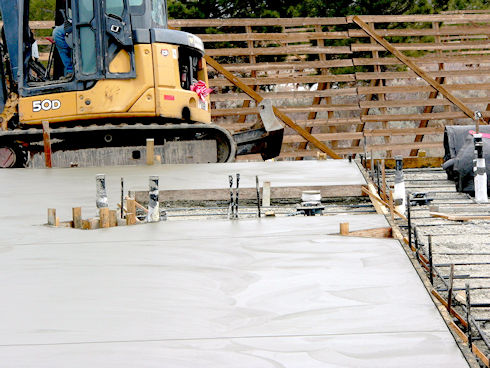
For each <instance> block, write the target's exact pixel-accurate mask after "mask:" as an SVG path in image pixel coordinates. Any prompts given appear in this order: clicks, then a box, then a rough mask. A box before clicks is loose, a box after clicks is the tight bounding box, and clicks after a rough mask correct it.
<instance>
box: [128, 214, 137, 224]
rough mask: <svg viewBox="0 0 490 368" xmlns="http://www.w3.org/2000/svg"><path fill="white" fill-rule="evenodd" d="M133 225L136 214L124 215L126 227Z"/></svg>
mask: <svg viewBox="0 0 490 368" xmlns="http://www.w3.org/2000/svg"><path fill="white" fill-rule="evenodd" d="M134 224H136V214H135V213H129V212H128V213H127V214H126V225H134Z"/></svg>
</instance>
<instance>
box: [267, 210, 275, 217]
mask: <svg viewBox="0 0 490 368" xmlns="http://www.w3.org/2000/svg"><path fill="white" fill-rule="evenodd" d="M265 216H266V217H275V216H276V213H275V212H274V211H272V210H269V211H265Z"/></svg>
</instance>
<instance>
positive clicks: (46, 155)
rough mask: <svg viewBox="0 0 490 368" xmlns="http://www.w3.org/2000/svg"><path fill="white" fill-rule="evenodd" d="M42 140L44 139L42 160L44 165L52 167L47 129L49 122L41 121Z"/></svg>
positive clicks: (49, 136) (49, 138) (49, 137)
mask: <svg viewBox="0 0 490 368" xmlns="http://www.w3.org/2000/svg"><path fill="white" fill-rule="evenodd" d="M43 141H44V161H45V163H46V167H48V168H51V167H53V164H52V161H51V135H50V131H49V122H47V121H43Z"/></svg>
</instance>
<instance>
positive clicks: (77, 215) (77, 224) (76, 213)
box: [72, 207, 82, 229]
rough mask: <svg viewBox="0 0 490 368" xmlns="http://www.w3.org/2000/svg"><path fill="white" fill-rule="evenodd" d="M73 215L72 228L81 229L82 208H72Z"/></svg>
mask: <svg viewBox="0 0 490 368" xmlns="http://www.w3.org/2000/svg"><path fill="white" fill-rule="evenodd" d="M72 215H73V227H74V228H75V229H81V228H82V207H74V208H72Z"/></svg>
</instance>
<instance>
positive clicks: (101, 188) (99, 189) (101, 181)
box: [95, 174, 109, 209]
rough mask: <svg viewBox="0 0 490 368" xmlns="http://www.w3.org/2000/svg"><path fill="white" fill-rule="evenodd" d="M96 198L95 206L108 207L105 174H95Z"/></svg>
mask: <svg viewBox="0 0 490 368" xmlns="http://www.w3.org/2000/svg"><path fill="white" fill-rule="evenodd" d="M95 187H96V196H97V197H96V200H95V204H96V205H97V208H99V209H100V208H104V207H109V202H108V200H107V190H106V186H105V174H97V175H96V176H95Z"/></svg>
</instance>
